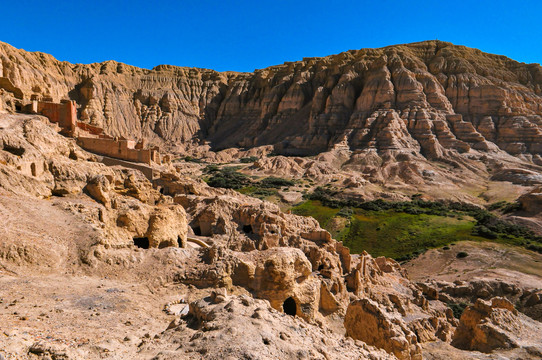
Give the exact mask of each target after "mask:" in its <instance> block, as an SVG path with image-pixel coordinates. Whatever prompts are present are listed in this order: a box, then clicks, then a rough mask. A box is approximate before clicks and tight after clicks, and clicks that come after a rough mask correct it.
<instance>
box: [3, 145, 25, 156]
mask: <svg viewBox="0 0 542 360" xmlns="http://www.w3.org/2000/svg"><path fill="white" fill-rule="evenodd" d="M2 150H4V151H7V152H8V153H10V154H13V155H15V156H23V154H24V153H25V151H26V150H25V149H24V148H23V147H18V146H11V145H8V144H4V148H3V149H2Z"/></svg>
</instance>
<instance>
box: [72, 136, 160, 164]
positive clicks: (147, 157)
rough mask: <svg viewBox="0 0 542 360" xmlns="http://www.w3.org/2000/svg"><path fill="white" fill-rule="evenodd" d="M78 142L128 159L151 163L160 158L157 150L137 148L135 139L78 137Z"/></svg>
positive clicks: (107, 153)
mask: <svg viewBox="0 0 542 360" xmlns="http://www.w3.org/2000/svg"><path fill="white" fill-rule="evenodd" d="M77 144H78V145H79V146H81V147H82V148H83V149H85V150H88V151H91V152H94V153H97V154H101V155H105V156H110V157H113V158H117V159H122V160H127V161H134V162H141V163H145V164H151V161H155V162H159V160H160V159H159V155H158V152H157V151H156V150H153V149H147V150H144V149H135V141H133V140H115V139H104V138H92V137H78V138H77Z"/></svg>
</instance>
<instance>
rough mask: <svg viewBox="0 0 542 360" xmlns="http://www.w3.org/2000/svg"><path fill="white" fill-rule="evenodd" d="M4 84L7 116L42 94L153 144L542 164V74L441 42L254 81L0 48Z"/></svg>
mask: <svg viewBox="0 0 542 360" xmlns="http://www.w3.org/2000/svg"><path fill="white" fill-rule="evenodd" d="M0 80H2V81H0V103H1V105H0V109H2V108H4V109H7V110H15V109H16V108H17V107H18V106H19V105H20V104H21V103H24V102H25V101H27V100H28V99H30V97H32V96H33V95H34V96H38V97H42V98H52V100H53V101H60V100H61V99H71V100H75V101H76V103H77V106H78V117H79V119H81V120H82V121H85V122H87V123H89V124H91V125H94V126H99V127H103V128H104V129H105V131H106V132H107V133H108V134H109V135H112V136H125V137H127V138H135V139H141V138H145V139H147V140H149V141H150V142H151V143H167V144H180V143H183V144H187V143H199V144H201V143H204V142H207V143H209V144H210V145H211V147H212V149H214V150H219V149H224V148H229V147H243V148H249V147H254V146H260V145H274V146H275V151H276V152H279V153H284V154H297V155H304V154H315V153H319V152H322V151H326V150H328V149H330V148H331V147H333V145H335V144H337V143H347V144H348V145H349V146H350V148H351V149H352V150H356V149H366V148H376V149H377V150H379V151H385V150H394V149H403V150H404V149H407V150H409V151H412V152H415V153H418V154H421V155H423V156H425V157H427V158H432V159H434V158H440V157H442V156H443V155H444V154H446V152H448V151H450V150H452V151H458V152H467V151H469V150H470V149H471V148H473V149H477V150H483V151H488V150H498V148H500V149H502V150H504V151H506V152H508V153H510V154H513V155H520V154H521V155H522V157H523V158H527V159H532V160H533V161H535V162H540V161H541V159H540V154H541V153H542V67H540V66H539V65H537V64H523V63H518V62H516V61H513V60H511V59H508V58H506V57H505V56H498V55H491V54H486V53H483V52H481V51H480V50H476V49H471V48H467V47H464V46H456V45H453V44H450V43H445V42H440V41H426V42H420V43H414V44H408V45H396V46H389V47H385V48H381V49H364V50H354V51H347V52H344V53H341V54H338V55H332V56H327V57H322V58H305V59H303V60H302V61H298V62H289V63H285V64H283V65H277V66H272V67H269V68H266V69H260V70H255V71H254V72H253V73H236V72H223V73H219V72H216V71H213V70H206V69H197V68H183V67H175V66H169V65H160V66H157V67H155V68H154V69H152V70H147V69H140V68H136V67H133V66H129V65H125V64H122V63H117V62H114V61H107V62H104V63H95V64H89V65H82V64H70V63H68V62H60V61H57V60H56V59H54V58H53V57H52V56H51V55H47V54H43V53H29V52H26V51H24V50H18V49H15V48H14V47H12V46H10V45H8V44H5V43H0ZM2 84H4V86H2ZM18 104H19V105H18Z"/></svg>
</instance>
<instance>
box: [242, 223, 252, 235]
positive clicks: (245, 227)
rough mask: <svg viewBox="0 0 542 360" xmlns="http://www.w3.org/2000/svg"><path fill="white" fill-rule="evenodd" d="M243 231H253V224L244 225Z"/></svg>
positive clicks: (248, 232)
mask: <svg viewBox="0 0 542 360" xmlns="http://www.w3.org/2000/svg"><path fill="white" fill-rule="evenodd" d="M243 232H244V233H245V234H251V233H252V225H250V224H249V225H243Z"/></svg>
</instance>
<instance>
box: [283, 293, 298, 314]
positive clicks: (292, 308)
mask: <svg viewBox="0 0 542 360" xmlns="http://www.w3.org/2000/svg"><path fill="white" fill-rule="evenodd" d="M282 309H283V310H284V313H285V314H288V315H292V316H295V314H296V312H297V304H296V303H295V300H294V299H293V298H292V297H289V298H288V299H286V300H284V304H282Z"/></svg>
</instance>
